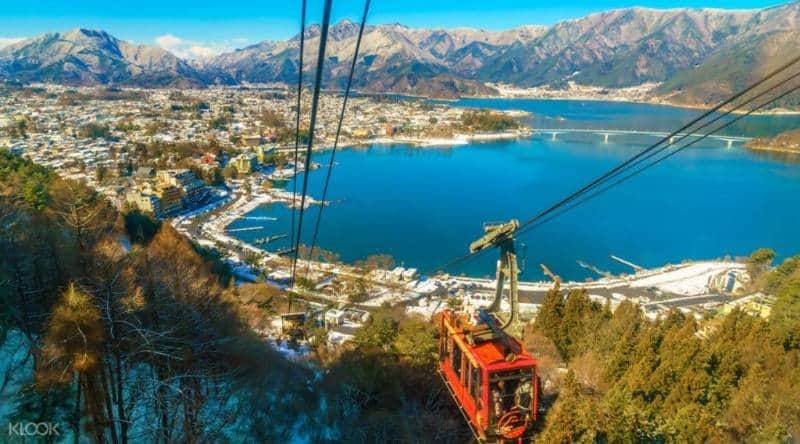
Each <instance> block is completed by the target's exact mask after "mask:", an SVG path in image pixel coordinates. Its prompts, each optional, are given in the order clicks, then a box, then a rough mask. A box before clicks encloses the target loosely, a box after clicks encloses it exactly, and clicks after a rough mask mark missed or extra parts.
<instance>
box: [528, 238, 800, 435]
mask: <svg viewBox="0 0 800 444" xmlns="http://www.w3.org/2000/svg"><path fill="white" fill-rule="evenodd" d="M762 251H763V250H762ZM766 257H768V258H769V257H772V256H771V255H767V256H766ZM755 287H757V288H760V289H762V290H764V291H765V292H767V293H768V294H771V295H774V296H775V297H776V301H775V305H774V307H773V310H772V314H771V316H770V318H769V319H768V320H764V319H762V318H759V317H754V316H751V315H748V314H745V313H744V312H741V311H738V310H735V311H733V312H732V313H730V314H729V315H727V316H725V317H724V318H720V319H715V320H711V321H703V322H697V321H695V320H694V318H692V317H686V316H684V315H682V314H681V313H679V312H673V313H671V315H670V316H669V317H667V318H666V319H662V320H660V321H658V322H650V321H647V320H645V319H644V318H643V316H642V312H641V310H639V308H638V307H636V306H634V305H632V304H631V303H629V302H625V303H623V304H622V305H620V306H619V308H617V310H616V311H615V312H614V313H613V314H612V313H611V312H609V311H608V309H607V308H605V307H602V306H600V305H598V304H595V303H592V302H591V301H590V300H589V298H588V297H587V296H586V294H584V293H581V292H573V293H571V294H570V295H569V296H568V297H567V298H566V300H564V299H563V298H562V297H560V296H558V295H556V294H554V293H551V294H550V295H548V297H547V299H546V301H545V303H544V305H543V307H542V310H541V312H540V313H539V315H538V317H537V318H536V326H535V332H531V333H530V334H529V335H528V337H527V338H526V341H527V343H528V346H529V347H530V348H532V349H534V351H537V350H538V351H539V352H540V356H541V357H542V359H543V364H544V365H545V366H546V367H550V368H549V369H547V368H544V369H543V373H544V374H545V375H546V379H547V377H549V378H551V379H552V380H553V381H556V382H557V383H558V384H559V385H560V388H559V389H558V390H551V391H550V396H551V398H552V399H551V401H552V400H553V399H554V400H555V402H554V404H553V406H552V408H551V409H550V411H549V412H548V413H547V417H546V420H545V423H544V427H543V431H542V433H541V434H540V435H539V439H540V440H541V441H542V442H556V443H567V442H576V441H578V442H680V443H683V442H719V443H723V442H796V441H797V440H798V439H800V256H797V257H793V258H790V259H788V260H786V261H785V262H784V263H783V264H781V265H780V266H778V267H776V268H775V269H773V270H772V271H768V272H766V273H764V274H763V275H761V276H760V277H759V278H758V280H757V282H756V284H755ZM561 358H563V360H564V361H566V363H567V368H568V371H567V372H566V373H563V372H558V371H556V370H555V368H556V364H554V363H557V362H558V361H559V360H560V359H561Z"/></svg>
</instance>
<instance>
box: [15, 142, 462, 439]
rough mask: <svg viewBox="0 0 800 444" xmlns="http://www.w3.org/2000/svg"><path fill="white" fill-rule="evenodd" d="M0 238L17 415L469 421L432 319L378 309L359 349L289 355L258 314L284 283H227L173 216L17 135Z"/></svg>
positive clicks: (333, 424)
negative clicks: (153, 210)
mask: <svg viewBox="0 0 800 444" xmlns="http://www.w3.org/2000/svg"><path fill="white" fill-rule="evenodd" d="M131 240H132V242H131ZM0 252H2V255H0V301H2V302H3V303H2V304H0V422H2V423H3V424H5V423H6V422H9V423H17V422H22V423H27V422H34V423H40V422H48V423H56V424H58V425H59V432H60V435H59V436H60V438H59V439H60V440H63V441H65V442H72V441H73V439H76V440H78V441H76V442H97V443H115V444H116V443H127V442H287V441H288V440H290V439H296V440H298V442H349V443H371V442H389V441H392V440H394V441H395V442H415V441H417V440H418V437H419V436H421V435H420V434H423V435H422V436H426V437H428V438H429V439H430V440H431V441H437V442H442V443H448V442H449V443H460V442H465V440H466V439H467V438H468V436H469V435H468V433H469V432H468V431H467V430H465V429H464V426H463V423H462V422H461V417H460V415H459V413H458V411H457V410H455V409H454V408H453V406H452V404H451V401H450V399H449V397H448V395H447V393H446V392H443V391H442V390H441V389H442V387H441V385H440V383H439V379H438V376H437V375H436V373H435V372H434V371H433V366H434V363H435V355H434V354H433V353H434V351H435V349H436V345H435V344H436V338H435V336H434V330H433V328H432V326H431V325H430V324H428V323H427V322H425V321H421V320H416V319H406V318H405V317H404V316H403V314H402V313H392V312H388V311H387V312H382V313H378V314H377V315H376V317H375V319H374V321H373V322H372V323H371V324H370V326H369V327H368V328H365V329H363V330H362V331H361V332H360V333H359V335H358V336H357V340H356V342H355V344H354V345H352V346H351V347H348V348H347V349H346V350H341V351H339V352H338V353H336V354H332V353H327V352H326V350H325V348H324V347H318V348H317V349H316V350H315V359H313V360H311V361H308V362H304V363H301V364H296V363H293V362H290V361H288V360H286V359H285V358H284V356H283V355H281V354H279V353H277V352H276V351H275V350H273V349H272V348H271V346H270V345H269V343H268V342H266V341H264V339H263V338H261V337H258V336H257V335H256V334H255V333H254V329H253V327H257V326H258V325H259V323H263V322H266V321H267V319H268V316H270V315H273V314H274V313H275V312H276V311H280V310H281V309H282V308H284V307H283V305H282V302H285V301H283V299H282V298H283V297H284V295H282V294H281V292H280V291H278V290H276V289H275V288H273V287H270V286H267V285H266V284H250V285H244V286H241V287H235V286H232V285H226V284H227V282H226V278H225V275H224V273H214V272H213V270H215V269H219V268H220V267H219V263H218V262H215V261H214V260H213V257H214V256H213V255H211V254H207V253H208V252H207V251H201V252H202V253H204V254H202V255H201V254H199V253H198V250H197V249H196V247H195V246H193V245H191V244H190V243H189V241H188V240H186V239H185V238H183V237H182V236H181V235H180V234H178V233H177V232H176V231H174V230H173V229H172V228H171V227H170V226H169V224H162V225H161V226H158V225H157V224H155V223H154V222H153V221H152V220H150V219H148V218H147V217H145V216H142V215H139V214H135V213H131V214H128V215H126V216H124V215H122V214H119V213H118V212H116V211H115V210H114V209H113V208H111V207H110V206H109V204H107V203H106V201H105V200H104V199H102V198H101V197H100V196H99V195H98V194H96V193H95V192H93V191H91V190H90V189H88V188H87V187H85V186H83V185H81V184H79V183H76V182H73V181H69V180H64V179H61V178H59V177H58V176H56V175H55V174H53V173H52V172H50V171H49V170H47V169H45V168H43V167H40V166H37V165H35V164H33V163H31V162H28V161H26V160H23V159H21V158H20V157H18V156H14V155H11V154H9V153H8V152H7V151H4V150H0ZM204 258H208V260H206V259H204ZM309 333H310V335H311V336H312V337H313V336H314V335H317V339H318V340H317V342H316V343H317V344H321V343H322V341H321V340H319V339H320V338H321V337H320V336H319V335H318V334H319V333H320V330H319V329H315V328H313V326H310V328H309ZM428 438H426V439H428Z"/></svg>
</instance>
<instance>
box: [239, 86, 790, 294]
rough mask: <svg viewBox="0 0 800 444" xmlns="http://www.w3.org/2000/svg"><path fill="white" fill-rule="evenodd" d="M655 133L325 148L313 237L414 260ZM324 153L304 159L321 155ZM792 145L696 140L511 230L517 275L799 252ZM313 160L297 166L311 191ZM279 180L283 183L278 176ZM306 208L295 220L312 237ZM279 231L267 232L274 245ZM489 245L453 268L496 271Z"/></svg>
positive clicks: (658, 123)
mask: <svg viewBox="0 0 800 444" xmlns="http://www.w3.org/2000/svg"><path fill="white" fill-rule="evenodd" d="M456 104H458V105H463V106H479V107H487V108H498V109H524V110H528V111H531V112H533V113H535V115H534V116H533V117H531V118H528V120H529V123H531V124H532V125H534V126H536V127H547V128H552V127H556V126H558V127H564V128H606V129H636V130H651V131H670V130H673V129H675V128H677V127H679V126H680V125H681V124H683V123H686V122H688V121H689V120H691V119H692V118H693V117H695V116H697V115H698V114H699V113H700V111H695V110H685V109H678V108H673V107H667V106H653V105H638V104H624V103H608V102H582V101H546V100H502V99H471V100H463V101H460V102H457V103H456ZM798 127H800V118H798V117H796V116H792V117H788V116H784V117H765V116H750V117H747V118H745V119H743V120H742V121H741V124H738V125H736V126H734V127H732V128H730V129H729V131H727V132H726V133H727V134H729V135H746V136H761V135H771V134H775V133H777V132H780V131H783V130H786V129H790V128H798ZM656 140H657V139H655V138H653V137H647V136H612V137H611V139H610V141H609V143H607V144H604V143H603V140H602V137H601V136H598V135H595V134H583V135H575V134H573V135H565V136H561V135H560V136H558V138H557V140H555V141H553V140H551V139H550V136H544V137H542V136H535V137H533V138H531V139H524V140H514V141H503V142H493V143H476V144H471V145H467V146H457V147H453V148H425V149H419V148H413V147H409V146H405V145H395V146H373V147H370V148H366V149H346V150H343V151H340V152H338V153H337V155H336V166H335V167H334V171H333V176H332V179H331V185H330V191H329V196H330V199H331V200H332V201H335V202H336V203H335V204H334V205H332V206H329V207H326V208H325V209H324V216H323V223H322V227H321V230H320V236H319V242H318V244H319V246H321V247H322V248H325V249H327V250H332V251H335V252H337V253H339V254H340V255H341V257H342V259H343V260H345V261H348V262H350V261H355V260H357V259H362V258H364V257H366V256H367V255H370V254H376V253H386V254H390V255H392V256H394V257H395V259H396V260H397V262H398V263H403V264H405V265H407V266H413V267H417V268H419V269H422V270H427V269H431V268H435V267H438V266H440V265H442V264H443V263H444V262H446V261H448V260H450V259H453V258H454V257H456V256H458V255H461V254H463V253H465V252H466V251H467V248H468V245H469V243H470V242H471V241H472V240H474V239H476V238H477V237H479V236H480V235H481V234H482V228H481V226H482V224H483V222H486V221H497V220H508V219H510V218H518V219H520V220H525V219H528V218H530V217H531V216H533V215H534V214H536V213H537V212H539V211H541V210H542V209H544V208H546V207H548V206H550V205H551V204H552V203H554V202H556V201H557V200H559V199H560V198H562V197H564V196H565V195H567V194H568V193H570V192H571V191H574V190H575V189H577V188H579V187H580V186H582V185H584V184H585V183H587V182H588V181H590V180H591V179H593V178H594V177H596V176H598V175H599V174H601V173H603V172H605V171H606V170H608V169H609V168H611V167H613V166H614V165H615V164H617V163H619V162H621V161H623V160H625V159H627V158H629V157H630V156H632V155H634V154H635V153H637V152H638V151H640V150H642V149H643V148H645V147H646V146H647V145H649V144H651V143H653V142H655V141H656ZM328 156H329V154H328V153H320V154H317V155H315V157H314V160H315V161H317V162H320V163H323V164H325V163H327V161H328ZM798 161H800V158H797V159H792V158H791V157H786V156H775V155H768V154H763V153H754V152H752V151H749V150H746V149H745V148H743V147H742V146H741V144H738V146H737V145H734V146H733V147H732V148H727V147H726V144H725V142H722V141H717V140H705V141H703V142H701V143H698V144H697V145H695V146H693V147H692V148H689V149H687V150H684V151H683V152H681V153H679V154H678V155H676V156H674V157H672V158H670V159H669V160H667V161H666V162H663V163H661V164H659V165H657V166H656V167H654V168H652V169H650V170H648V171H647V172H645V173H643V174H641V175H639V176H637V177H635V178H634V179H632V180H630V181H628V182H626V183H624V184H622V185H621V186H619V187H616V188H614V189H613V190H611V191H609V192H608V193H605V194H603V195H601V196H599V197H597V198H595V199H592V200H590V201H589V202H587V203H586V204H584V205H582V206H580V207H578V208H576V209H574V210H572V211H570V212H567V213H565V214H564V215H562V216H561V217H559V218H557V219H554V220H552V221H550V222H548V223H546V224H544V225H542V226H540V227H538V228H536V229H534V230H531V231H530V232H528V233H526V234H524V235H522V236H520V238H519V242H521V243H524V244H525V245H526V246H527V248H526V251H527V254H526V259H527V260H526V263H527V267H526V268H527V269H526V271H525V273H524V274H523V276H522V277H523V279H528V280H535V279H541V278H542V275H541V273H540V269H539V266H538V264H539V263H545V264H547V265H548V266H549V267H550V268H551V269H553V270H554V271H555V272H556V273H558V274H560V275H562V276H563V277H564V278H567V279H584V278H586V277H590V276H591V277H596V275H594V274H593V273H592V272H590V271H588V270H586V269H584V268H582V267H581V266H579V265H578V263H577V261H579V260H582V261H585V262H587V263H589V264H592V265H595V266H597V267H598V268H601V269H603V270H608V271H611V272H623V271H630V270H626V269H625V268H624V266H622V265H620V264H618V263H616V262H614V261H613V260H611V259H610V257H609V256H610V255H616V256H621V257H623V258H625V259H627V260H630V261H631V262H634V263H637V264H639V265H642V266H658V265H663V264H665V263H670V262H671V263H676V262H679V261H681V260H683V259H709V258H717V257H723V256H725V255H731V256H740V255H747V254H749V253H750V252H751V251H752V250H754V249H756V248H759V247H764V246H767V247H772V248H774V249H775V250H777V251H778V253H779V254H780V255H782V256H787V255H791V254H796V253H800V229H798V228H799V227H800V224H798V221H800V204H799V200H798V197H799V196H800V163H796V162H798ZM324 178H325V169H320V170H317V171H315V172H312V173H311V175H310V177H309V190H310V194H311V195H312V196H314V197H317V198H318V197H320V195H321V191H322V186H323V182H324ZM290 186H291V185H290ZM317 212H318V207H316V206H315V207H311V208H310V209H309V210H308V211H307V213H306V214H307V217H306V219H305V222H304V227H303V239H302V241H303V243H306V244H310V239H311V232H312V231H313V225H314V219H315V218H316V215H317ZM251 215H253V216H273V217H277V218H278V220H277V221H273V222H269V221H268V222H263V223H262V222H258V223H255V222H253V221H247V220H239V221H236V222H235V223H234V224H232V225H231V228H241V227H247V226H252V225H256V224H257V225H265V226H266V228H265V230H264V232H255V231H246V232H239V233H236V234H237V236H238V237H239V238H241V239H243V240H252V239H254V238H256V237H263V236H265V235H267V234H269V235H272V234H286V233H289V227H290V217H291V212H290V210H289V209H288V208H286V207H285V206H283V205H267V206H262V207H260V208H257V209H256V210H254V211H253V212H252V213H251ZM287 246H288V241H278V242H275V243H274V244H270V245H269V247H268V248H269V249H270V250H276V249H280V248H285V247H287ZM496 260H497V256H496V254H495V253H490V254H486V255H483V256H480V257H478V258H477V259H475V260H472V261H469V262H467V263H465V264H463V265H461V266H460V267H457V268H453V269H449V270H448V271H450V272H451V273H465V274H467V275H472V276H487V275H493V274H494V266H495V265H494V264H495V261H496Z"/></svg>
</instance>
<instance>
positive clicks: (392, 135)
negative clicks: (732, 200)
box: [0, 85, 769, 342]
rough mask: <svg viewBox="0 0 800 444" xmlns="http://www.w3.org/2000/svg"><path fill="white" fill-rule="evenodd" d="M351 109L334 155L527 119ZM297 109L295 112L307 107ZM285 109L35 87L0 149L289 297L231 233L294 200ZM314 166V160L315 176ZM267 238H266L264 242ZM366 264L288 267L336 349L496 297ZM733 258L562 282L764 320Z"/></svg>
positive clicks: (210, 95) (365, 100)
mask: <svg viewBox="0 0 800 444" xmlns="http://www.w3.org/2000/svg"><path fill="white" fill-rule="evenodd" d="M306 96H307V95H306ZM305 99H308V97H305ZM351 100H352V102H351V103H350V109H351V110H352V111H353V112H350V113H348V115H347V117H346V119H345V121H344V124H343V138H342V140H340V145H342V146H355V145H370V144H380V143H387V144H389V143H403V144H417V145H419V146H421V147H433V146H450V145H459V144H466V143H468V141H474V140H479V141H480V140H492V139H497V138H512V137H513V138H517V137H527V136H529V135H530V133H529V131H528V129H527V128H526V127H525V126H524V125H522V124H520V123H519V122H518V121H517V120H516V119H517V118H519V117H521V116H523V115H524V113H522V112H519V111H508V112H495V111H491V112H490V111H476V110H470V109H465V108H460V107H455V106H448V105H434V104H429V103H427V102H424V101H420V100H396V99H392V98H388V97H381V96H378V97H375V96H356V97H353V98H352V99H351ZM308 102H310V100H305V102H304V106H306V107H307V106H310V104H309V103H308ZM340 103H341V99H340V97H339V96H338V95H336V94H327V93H326V94H324V95H323V97H322V100H321V103H320V108H319V109H320V112H321V116H320V120H319V122H320V124H319V125H318V127H317V132H316V136H317V138H318V139H317V140H315V143H316V144H317V146H318V147H320V149H325V148H329V147H330V146H331V145H332V144H333V137H334V134H335V130H336V128H335V122H336V117H337V116H338V112H339V110H340ZM293 104H294V99H293V97H292V95H291V93H289V92H288V91H287V90H286V89H285V88H281V87H279V86H274V87H268V88H253V89H250V88H238V87H237V88H209V89H204V90H169V89H161V90H158V89H157V90H143V89H117V88H70V87H65V86H57V85H34V86H31V87H30V88H26V89H23V90H19V91H15V92H13V93H12V94H7V95H5V96H3V97H2V98H0V128H2V130H0V131H2V133H0V147H5V148H8V149H9V150H11V151H12V152H15V153H18V154H21V155H22V156H24V157H26V158H29V159H31V160H33V161H34V162H36V163H38V164H42V165H45V166H48V167H51V168H53V169H54V170H55V171H57V172H58V173H59V174H60V175H62V176H64V177H68V178H71V179H75V180H78V181H82V182H85V183H86V184H88V185H90V186H91V187H93V188H95V189H96V190H98V191H99V192H100V193H102V194H103V195H104V196H106V197H107V198H108V199H109V200H110V201H111V202H112V203H113V204H114V205H115V206H116V207H117V208H118V209H120V210H121V211H131V210H134V211H139V212H141V213H145V214H149V215H152V216H153V217H155V218H158V219H163V220H170V221H171V223H172V225H173V226H174V227H175V228H176V229H177V230H178V231H180V232H181V233H183V234H184V235H186V236H187V237H189V238H190V239H192V241H194V242H195V243H196V244H198V245H201V246H203V247H204V248H209V249H213V250H216V251H218V254H219V256H220V257H222V258H224V260H225V262H226V263H227V264H228V265H229V266H230V267H231V270H232V271H233V273H234V275H235V276H236V279H237V280H239V281H240V282H266V283H269V284H271V285H274V286H277V287H280V288H284V289H288V286H289V277H290V273H289V270H290V266H291V261H290V259H289V257H288V256H287V255H286V253H288V252H287V251H283V252H274V253H273V252H268V251H266V250H265V249H263V248H260V246H259V245H251V244H248V243H245V242H243V241H241V240H239V239H237V238H236V237H235V236H234V235H232V234H231V232H230V231H228V226H229V225H230V224H231V223H232V222H233V221H235V220H237V219H240V218H247V217H248V216H247V214H248V213H249V212H250V211H252V210H253V209H255V208H256V207H258V206H259V205H262V204H269V203H276V202H281V203H284V204H287V205H291V204H293V203H294V204H295V205H298V204H299V202H293V199H292V194H291V193H290V192H287V191H286V190H284V189H282V187H281V186H280V184H282V183H286V181H288V180H291V179H292V178H293V177H294V176H295V175H297V174H298V173H301V172H303V170H302V164H303V162H302V159H301V161H300V162H298V164H297V165H294V164H293V162H291V157H290V153H291V152H292V151H293V149H294V131H293V130H292V126H293V119H294V114H293V113H294V111H293V108H292V107H293ZM305 114H307V113H305ZM304 124H307V123H306V122H305V121H303V122H301V137H305V130H304V129H303V128H302V125H304ZM301 142H303V141H301ZM318 167H319V165H317V164H316V163H314V162H312V163H311V168H312V169H316V168H318ZM316 204H318V203H317V202H316V201H315V200H314V199H313V198H312V199H308V200H307V205H316ZM270 240H271V239H270V237H267V238H263V242H262V243H263V244H267V243H269V242H270ZM326 253H327V252H326ZM303 256H304V255H301V258H302V257H303ZM372 259H373V261H372V262H370V261H369V258H368V260H367V261H365V263H363V264H352V265H348V264H341V263H338V261H337V260H336V258H335V254H333V253H330V254H327V255H325V254H322V255H317V256H315V258H314V260H310V261H309V260H301V262H300V263H299V265H298V266H299V267H300V268H301V269H305V270H307V272H306V274H305V276H304V279H303V282H302V285H297V286H295V288H294V289H293V291H294V292H295V293H296V294H297V296H298V298H299V299H302V300H304V301H305V303H306V306H307V307H315V309H316V310H323V311H324V312H325V313H332V314H331V315H330V316H329V315H328V314H325V315H324V316H328V317H332V320H329V321H330V322H327V324H329V325H330V327H331V328H330V336H329V338H330V340H331V341H333V342H342V341H346V340H348V339H349V338H351V337H352V335H353V332H354V329H356V328H358V327H359V326H360V325H361V323H362V322H363V320H364V319H365V318H367V317H368V316H369V314H368V313H369V311H370V310H372V309H376V308H379V307H383V306H387V305H388V306H401V307H405V309H406V310H407V311H408V312H410V313H417V314H422V315H425V316H426V317H428V318H430V317H431V316H432V315H433V314H434V313H435V312H436V311H438V310H440V309H442V308H444V307H445V306H448V304H450V305H452V304H453V303H454V302H453V301H458V304H462V305H463V306H464V307H465V309H469V307H479V306H483V305H486V304H488V303H489V302H490V301H491V298H492V296H493V291H494V282H493V281H492V280H490V279H474V278H466V277H456V276H449V275H446V274H440V275H436V276H427V275H422V274H420V273H419V271H418V270H416V269H415V268H413V267H396V266H394V264H393V261H391V260H380V259H381V258H372ZM383 259H386V258H383ZM742 262H743V261H742V260H739V261H734V260H730V259H729V260H714V261H705V262H694V263H686V264H680V265H667V266H664V267H660V268H657V269H654V270H645V269H643V268H642V267H639V266H637V265H634V264H630V263H628V262H627V261H626V263H628V264H630V266H631V268H632V270H631V271H632V272H631V273H630V274H627V275H620V276H612V275H608V274H606V273H602V272H598V274H599V276H598V279H597V280H594V281H592V282H589V283H587V282H582V283H581V282H570V283H563V284H561V283H560V282H559V284H560V285H563V288H585V289H587V290H588V291H589V292H590V296H591V298H592V299H593V300H596V301H597V302H601V303H603V304H604V305H609V306H611V307H615V306H616V305H618V304H619V303H620V302H621V301H623V300H630V301H634V302H636V303H637V304H639V306H640V307H641V308H642V310H643V311H644V312H645V313H646V314H647V316H648V317H651V318H653V319H656V318H658V317H659V316H661V315H663V314H665V313H667V312H668V311H669V310H670V309H672V308H673V307H679V308H680V309H681V310H682V311H685V312H686V313H691V314H692V315H694V316H697V317H704V316H712V315H713V314H714V313H716V312H718V311H719V310H729V309H730V307H732V306H736V305H743V304H744V305H746V306H747V307H749V309H751V310H753V311H756V312H759V313H760V312H768V310H769V308H768V303H765V302H764V299H763V297H760V296H758V295H745V294H743V293H742V289H743V288H744V287H745V284H746V283H747V282H748V279H749V277H748V273H747V270H746V267H745V266H744V265H743V263H742ZM553 285H554V284H553V283H552V282H547V281H543V282H528V283H523V284H522V285H521V287H520V298H521V303H522V310H523V316H524V318H525V319H531V318H532V317H533V316H534V315H535V313H536V311H537V310H538V307H539V305H540V304H541V301H542V299H543V297H544V295H545V294H546V293H547V292H548V291H549V290H550V289H551V288H552V287H553ZM767 302H768V301H767ZM330 310H333V311H330ZM273 327H275V329H274V330H269V331H267V330H265V331H263V333H264V334H265V335H267V336H270V337H278V336H281V335H282V334H284V333H286V331H285V330H286V329H285V328H284V324H283V322H277V323H276V324H275V325H274V326H273Z"/></svg>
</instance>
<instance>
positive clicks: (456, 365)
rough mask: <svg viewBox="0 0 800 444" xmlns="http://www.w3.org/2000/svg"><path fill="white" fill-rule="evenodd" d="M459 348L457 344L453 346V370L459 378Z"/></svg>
mask: <svg viewBox="0 0 800 444" xmlns="http://www.w3.org/2000/svg"><path fill="white" fill-rule="evenodd" d="M461 354H462V352H461V348H460V347H458V346H454V347H453V362H452V363H451V364H452V365H453V371H454V372H455V373H456V376H458V378H459V379H461Z"/></svg>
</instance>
